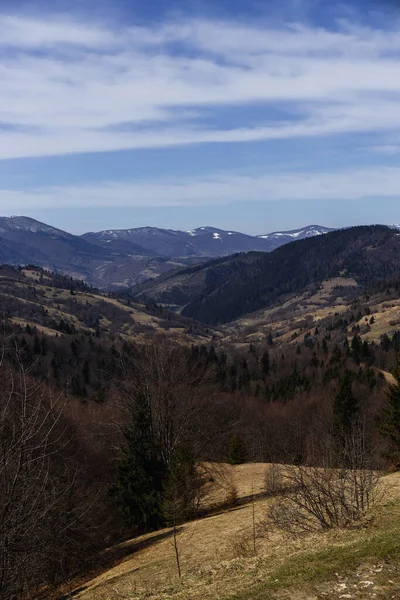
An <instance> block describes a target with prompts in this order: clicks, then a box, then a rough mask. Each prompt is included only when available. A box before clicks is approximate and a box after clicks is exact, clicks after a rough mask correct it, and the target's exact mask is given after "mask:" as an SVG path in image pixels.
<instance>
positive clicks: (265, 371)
mask: <svg viewBox="0 0 400 600" xmlns="http://www.w3.org/2000/svg"><path fill="white" fill-rule="evenodd" d="M261 363H262V372H263V375H265V376H267V375H269V371H270V367H271V365H270V361H269V352H268V350H265V352H264V354H263V355H262V360H261Z"/></svg>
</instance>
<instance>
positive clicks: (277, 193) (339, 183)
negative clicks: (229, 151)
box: [0, 167, 400, 213]
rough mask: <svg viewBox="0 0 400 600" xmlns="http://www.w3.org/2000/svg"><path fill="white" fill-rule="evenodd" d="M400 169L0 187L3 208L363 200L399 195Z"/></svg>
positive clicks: (16, 209) (131, 206)
mask: <svg viewBox="0 0 400 600" xmlns="http://www.w3.org/2000/svg"><path fill="white" fill-rule="evenodd" d="M399 189H400V168H395V167H374V168H369V169H358V170H345V171H343V170H342V171H335V172H320V173H311V172H310V173H296V172H287V173H278V174H270V175H264V176H261V175H259V176H250V175H249V176H246V175H241V176H235V175H231V174H218V175H215V176H209V177H197V178H196V177H191V178H190V179H189V178H187V179H178V180H175V179H164V180H162V181H161V180H160V181H156V182H154V181H150V180H149V181H140V182H112V181H101V182H99V183H96V184H91V185H80V186H58V187H50V186H48V187H42V188H37V189H31V190H29V191H23V190H0V211H1V212H5V211H6V212H8V213H9V212H10V207H12V212H13V213H15V212H24V211H32V210H40V209H48V208H54V207H55V206H56V207H57V208H58V209H63V208H105V207H115V208H124V207H130V208H133V207H143V206H145V207H157V206H158V207H161V206H164V207H166V206H196V205H197V206H202V205H203V206H204V205H214V206H215V205H224V204H229V203H231V202H240V201H243V199H244V198H245V199H246V200H249V201H269V202H272V201H279V200H296V201H302V200H321V201H324V200H325V201H326V200H331V201H336V200H338V199H342V200H361V199H365V198H374V197H380V198H384V197H386V198H389V197H396V196H398V195H399Z"/></svg>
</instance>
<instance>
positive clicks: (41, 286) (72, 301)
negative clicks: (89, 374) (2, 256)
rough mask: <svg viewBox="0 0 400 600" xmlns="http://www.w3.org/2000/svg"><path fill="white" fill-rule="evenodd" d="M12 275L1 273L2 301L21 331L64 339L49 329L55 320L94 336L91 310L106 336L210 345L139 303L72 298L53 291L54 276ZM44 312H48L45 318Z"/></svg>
mask: <svg viewBox="0 0 400 600" xmlns="http://www.w3.org/2000/svg"><path fill="white" fill-rule="evenodd" d="M11 275H12V277H11V278H10V277H9V274H8V273H6V275H4V274H3V273H2V272H1V271H0V301H1V303H2V304H3V305H4V306H5V307H7V308H8V309H9V312H10V315H11V320H12V321H13V322H14V323H16V324H17V325H20V326H21V328H24V327H25V326H26V325H27V324H29V325H31V326H35V327H36V328H37V329H38V331H39V332H41V333H43V334H46V335H50V336H55V335H61V336H62V334H60V332H59V331H56V330H55V329H53V328H51V327H49V326H48V323H49V322H50V321H51V320H54V321H56V322H59V321H61V320H64V321H65V322H67V323H69V324H71V325H74V327H75V328H76V329H77V330H78V331H80V332H82V331H87V332H89V331H90V332H91V333H94V332H95V330H94V329H93V327H90V326H88V325H86V324H85V322H84V319H83V317H84V315H85V314H86V313H87V311H88V310H89V308H90V309H91V310H92V311H93V313H96V314H97V313H98V314H99V315H101V317H102V320H101V331H102V334H112V335H119V336H121V337H122V338H124V339H127V340H132V339H134V340H135V341H140V340H142V341H143V340H146V339H149V338H153V337H154V335H156V334H160V333H161V334H164V335H166V336H168V338H169V339H171V341H174V342H181V341H185V342H186V343H207V342H208V341H209V340H210V339H211V336H210V335H207V334H205V333H204V334H203V332H201V333H200V334H188V333H187V331H186V330H187V326H185V324H184V323H179V322H176V323H175V322H170V323H168V322H166V321H165V320H163V319H162V318H161V317H158V316H157V315H153V314H151V313H149V312H148V311H147V310H146V309H145V307H144V306H143V305H141V304H139V303H132V304H131V306H127V305H126V304H124V303H123V302H120V301H119V300H117V299H115V298H111V297H108V295H107V294H101V293H96V292H95V291H94V290H93V291H91V290H88V291H77V292H75V294H74V295H73V296H71V294H70V290H69V289H62V288H59V287H52V282H53V279H52V275H51V274H49V275H46V274H44V276H43V273H42V272H41V271H33V270H29V269H22V271H21V274H16V273H11ZM41 275H42V277H41ZM33 290H34V291H33ZM43 309H45V310H46V314H45V315H44V314H43ZM203 329H204V331H205V328H203Z"/></svg>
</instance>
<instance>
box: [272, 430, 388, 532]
mask: <svg viewBox="0 0 400 600" xmlns="http://www.w3.org/2000/svg"><path fill="white" fill-rule="evenodd" d="M364 452H365V448H364V443H363V441H362V438H360V437H359V436H358V435H353V436H351V439H347V441H346V444H345V446H344V447H343V452H342V456H341V464H343V465H346V468H340V466H339V467H338V466H336V468H333V467H332V466H330V465H329V463H328V464H327V466H322V467H319V466H303V465H301V466H298V467H294V466H290V467H288V468H287V470H286V472H285V483H286V491H285V492H284V494H283V495H282V496H280V497H279V498H278V499H277V500H276V501H275V502H274V504H273V505H272V507H271V510H270V514H269V520H270V522H271V523H272V524H273V526H274V527H277V528H279V529H281V530H282V531H284V532H286V533H288V534H291V535H299V534H303V533H308V532H311V531H318V530H327V529H332V528H334V527H349V526H351V525H353V524H355V523H357V522H360V521H361V520H362V518H363V517H364V515H365V513H366V512H367V511H368V509H369V508H370V507H371V505H372V504H373V503H374V502H375V500H376V496H377V484H378V479H379V475H378V474H377V473H376V472H375V471H374V470H373V469H371V468H369V467H368V464H367V460H366V458H365V453H364ZM328 456H329V455H328ZM336 460H337V457H336Z"/></svg>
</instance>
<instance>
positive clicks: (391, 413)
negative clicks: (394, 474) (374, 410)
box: [380, 355, 400, 462]
mask: <svg viewBox="0 0 400 600" xmlns="http://www.w3.org/2000/svg"><path fill="white" fill-rule="evenodd" d="M392 373H393V376H394V378H395V380H396V383H395V384H393V385H391V386H390V388H389V391H388V394H387V400H388V404H387V407H386V408H385V410H384V412H383V417H382V421H381V423H380V431H381V433H382V435H384V436H385V437H387V438H388V439H389V440H390V443H391V446H392V451H391V454H392V457H393V458H394V459H395V460H396V461H397V462H399V461H400V355H398V356H397V359H396V364H395V367H394V369H393V371H392Z"/></svg>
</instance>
